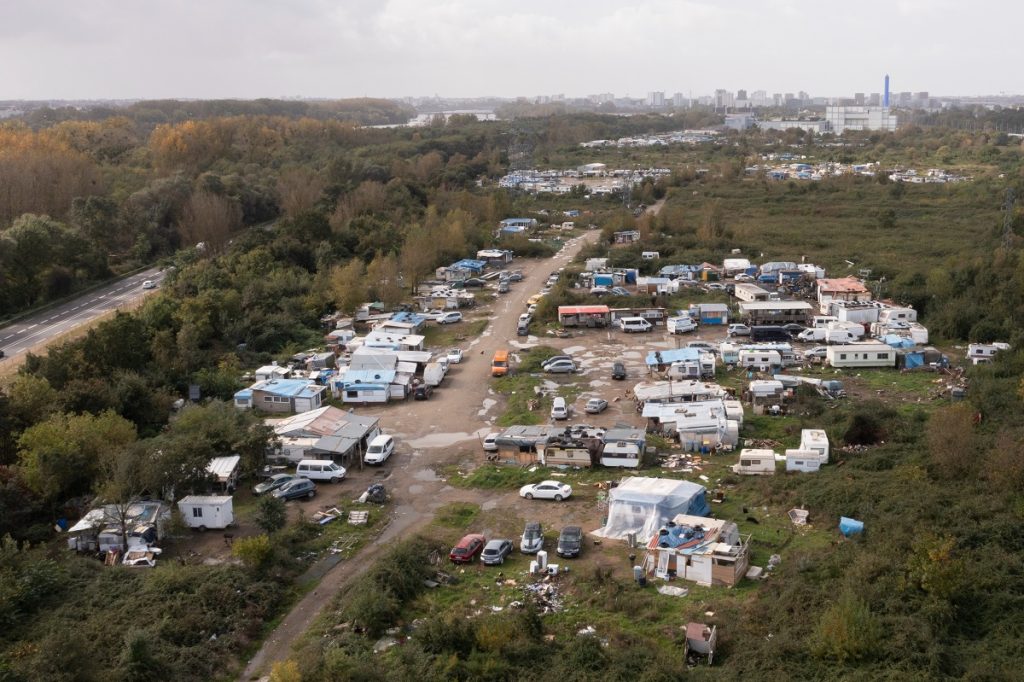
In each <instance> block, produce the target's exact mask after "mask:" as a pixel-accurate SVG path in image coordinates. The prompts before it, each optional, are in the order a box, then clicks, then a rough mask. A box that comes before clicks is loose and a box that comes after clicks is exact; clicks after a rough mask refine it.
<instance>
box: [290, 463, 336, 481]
mask: <svg viewBox="0 0 1024 682" xmlns="http://www.w3.org/2000/svg"><path fill="white" fill-rule="evenodd" d="M295 473H296V474H297V475H299V476H301V477H303V478H308V479H310V480H311V481H330V482H331V483H337V482H338V481H340V480H341V479H343V478H345V467H343V466H339V465H338V464H337V463H336V462H332V461H331V460H329V459H304V460H302V461H301V462H299V465H298V466H297V467H295Z"/></svg>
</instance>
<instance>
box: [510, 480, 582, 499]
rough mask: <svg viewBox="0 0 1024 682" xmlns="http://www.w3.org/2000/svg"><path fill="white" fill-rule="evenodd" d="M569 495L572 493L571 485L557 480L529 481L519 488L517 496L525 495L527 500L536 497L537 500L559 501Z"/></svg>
mask: <svg viewBox="0 0 1024 682" xmlns="http://www.w3.org/2000/svg"><path fill="white" fill-rule="evenodd" d="M570 495H572V486H570V485H569V484H568V483H559V482H558V481H541V482H540V483H531V484H529V485H524V486H523V487H522V488H520V489H519V496H520V497H525V498H526V499H528V500H532V499H534V498H536V499H538V500H554V501H556V502H561V501H562V500H565V499H568V497H569V496H570Z"/></svg>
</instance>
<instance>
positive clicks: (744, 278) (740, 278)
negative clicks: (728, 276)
mask: <svg viewBox="0 0 1024 682" xmlns="http://www.w3.org/2000/svg"><path fill="white" fill-rule="evenodd" d="M733 279H735V280H736V281H737V282H753V281H754V276H753V275H748V274H747V273H745V272H741V273H740V274H738V275H736V277H734V278H733Z"/></svg>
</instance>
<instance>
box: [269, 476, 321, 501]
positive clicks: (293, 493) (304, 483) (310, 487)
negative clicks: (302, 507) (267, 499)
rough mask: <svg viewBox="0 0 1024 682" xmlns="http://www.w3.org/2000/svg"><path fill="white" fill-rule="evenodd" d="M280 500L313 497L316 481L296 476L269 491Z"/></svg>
mask: <svg viewBox="0 0 1024 682" xmlns="http://www.w3.org/2000/svg"><path fill="white" fill-rule="evenodd" d="M270 494H271V495H273V496H274V497H276V498H278V499H281V500H286V501H287V500H297V499H299V498H300V497H305V498H307V499H310V500H311V499H313V497H314V496H315V495H316V483H313V481H311V480H309V479H308V478H296V479H294V480H291V481H288V482H287V483H285V484H284V485H283V486H281V487H280V488H278V489H277V490H274V491H272V492H271V493H270Z"/></svg>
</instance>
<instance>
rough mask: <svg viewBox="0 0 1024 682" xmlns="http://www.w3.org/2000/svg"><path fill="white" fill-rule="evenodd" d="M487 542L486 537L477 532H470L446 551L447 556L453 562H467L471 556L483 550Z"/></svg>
mask: <svg viewBox="0 0 1024 682" xmlns="http://www.w3.org/2000/svg"><path fill="white" fill-rule="evenodd" d="M486 544H487V538H485V537H484V536H483V535H480V534H479V533H470V534H469V535H467V536H466V537H464V538H462V539H461V540H459V544H457V545H455V547H453V548H452V551H451V552H449V553H448V558H449V559H451V562H452V563H453V564H468V563H470V562H471V561H473V558H474V557H475V556H476V555H477V554H479V553H480V552H482V551H483V549H484V545H486Z"/></svg>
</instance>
